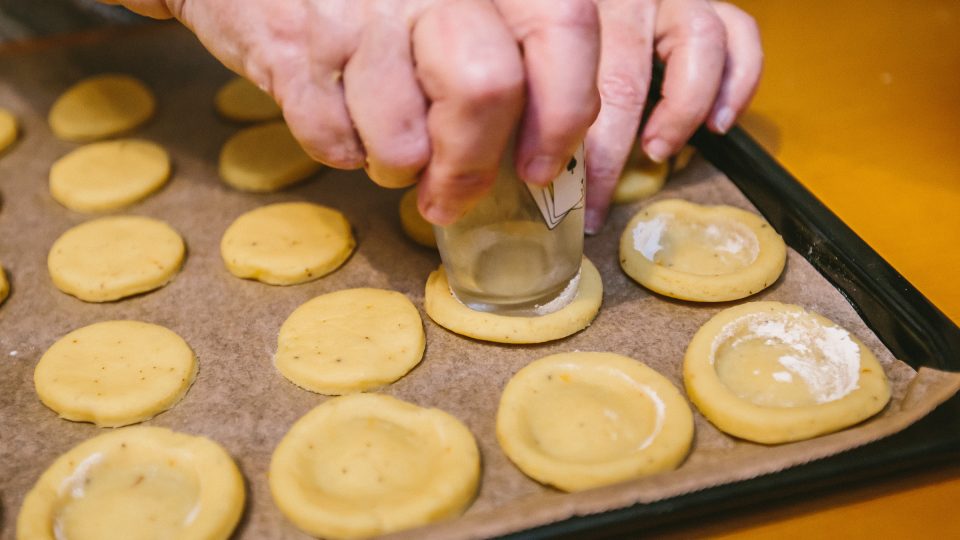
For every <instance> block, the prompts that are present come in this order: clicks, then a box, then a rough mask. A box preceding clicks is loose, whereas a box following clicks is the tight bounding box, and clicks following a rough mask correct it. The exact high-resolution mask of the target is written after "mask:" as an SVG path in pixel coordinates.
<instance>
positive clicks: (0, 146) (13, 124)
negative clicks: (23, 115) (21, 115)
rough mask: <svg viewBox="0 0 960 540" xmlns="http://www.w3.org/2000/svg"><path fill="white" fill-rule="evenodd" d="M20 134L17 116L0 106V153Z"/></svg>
mask: <svg viewBox="0 0 960 540" xmlns="http://www.w3.org/2000/svg"><path fill="white" fill-rule="evenodd" d="M19 134H20V124H19V123H18V122H17V117H16V116H14V115H13V114H11V113H10V111H8V110H6V109H4V108H2V107H0V153H3V151H4V150H6V149H7V148H9V147H10V145H11V144H13V143H14V141H16V140H17V136H18V135H19Z"/></svg>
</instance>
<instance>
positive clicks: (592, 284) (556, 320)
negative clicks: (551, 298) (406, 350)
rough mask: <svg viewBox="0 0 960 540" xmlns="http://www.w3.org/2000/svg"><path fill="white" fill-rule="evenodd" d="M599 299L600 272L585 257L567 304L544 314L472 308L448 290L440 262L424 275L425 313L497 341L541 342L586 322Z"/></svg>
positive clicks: (454, 329)
mask: <svg viewBox="0 0 960 540" xmlns="http://www.w3.org/2000/svg"><path fill="white" fill-rule="evenodd" d="M602 301H603V282H602V281H601V279H600V272H598V271H597V268H596V267H595V266H593V263H591V262H590V261H589V260H588V259H587V258H586V257H584V259H583V265H582V266H581V268H580V283H579V286H578V289H577V294H576V296H574V298H573V300H572V301H571V302H570V303H569V304H567V305H566V306H564V307H562V308H560V309H559V310H557V311H554V312H552V313H547V314H546V315H538V316H532V317H514V316H510V315H497V314H494V313H486V312H483V311H474V310H472V309H470V308H469V307H467V306H465V305H464V304H462V303H461V302H460V301H459V300H457V298H456V297H455V296H453V293H452V292H450V284H449V283H448V282H447V274H446V272H445V271H444V269H443V266H440V268H438V269H437V270H435V271H433V272H431V273H430V277H428V278H427V286H426V290H425V297H424V302H423V303H424V308H425V309H426V311H427V315H429V316H430V318H431V319H433V320H434V322H436V323H437V324H439V325H440V326H442V327H444V328H446V329H447V330H450V331H452V332H456V333H458V334H461V335H464V336H467V337H471V338H474V339H482V340H484V341H493V342H497V343H543V342H546V341H553V340H555V339H560V338H564V337H567V336H569V335H571V334H575V333H577V332H579V331H580V330H583V329H584V328H586V327H587V326H589V325H590V323H591V322H592V321H593V319H594V317H596V316H597V313H598V312H599V311H600V303H601V302H602Z"/></svg>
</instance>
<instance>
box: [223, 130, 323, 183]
mask: <svg viewBox="0 0 960 540" xmlns="http://www.w3.org/2000/svg"><path fill="white" fill-rule="evenodd" d="M320 168H321V165H320V164H319V163H317V162H316V161H314V160H313V159H311V158H310V156H308V155H307V153H306V152H304V151H303V148H301V147H300V143H298V142H297V140H296V139H294V138H293V134H292V133H290V129H289V128H287V125H286V124H285V123H283V122H282V121H278V122H268V123H266V124H260V125H256V126H252V127H248V128H245V129H242V130H240V131H238V132H237V133H235V134H234V135H233V136H232V137H230V139H228V140H227V142H226V143H225V144H224V145H223V149H222V150H220V178H222V179H223V181H224V182H226V183H227V184H229V185H230V186H232V187H234V188H236V189H239V190H241V191H254V192H266V191H277V190H279V189H283V188H285V187H287V186H289V185H291V184H293V183H296V182H299V181H300V180H303V179H305V178H307V177H308V176H310V175H311V174H313V173H315V172H316V171H318V170H320Z"/></svg>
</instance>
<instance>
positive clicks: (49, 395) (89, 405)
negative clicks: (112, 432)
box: [33, 321, 197, 427]
mask: <svg viewBox="0 0 960 540" xmlns="http://www.w3.org/2000/svg"><path fill="white" fill-rule="evenodd" d="M196 373H197V360H196V357H195V356H194V354H193V351H192V350H190V346H189V345H187V343H186V342H185V341H183V339H182V338H181V337H180V336H178V335H177V334H175V333H174V332H172V331H171V330H168V329H166V328H164V327H162V326H158V325H155V324H149V323H144V322H139V321H106V322H100V323H96V324H92V325H90V326H85V327H83V328H80V329H77V330H74V331H73V332H70V333H69V334H67V335H65V336H63V337H62V338H60V339H59V340H57V342H56V343H54V344H53V346H51V347H50V348H49V349H47V352H45V353H44V354H43V356H42V357H41V358H40V361H39V362H37V367H36V369H35V371H34V374H33V382H34V385H35V387H36V390H37V396H39V397H40V401H42V402H43V404H44V405H46V406H47V407H50V408H51V409H53V410H54V411H56V412H57V413H58V414H59V415H60V417H61V418H65V419H67V420H73V421H77V422H93V423H94V424H96V425H97V426H100V427H117V426H126V425H128V424H135V423H137V422H142V421H144V420H147V419H149V418H153V417H154V416H156V415H157V414H159V413H161V412H163V411H165V410H167V409H169V408H170V407H172V406H173V405H175V404H176V403H177V402H178V401H180V399H181V398H182V397H183V396H184V394H186V393H187V389H188V388H190V385H191V384H192V383H193V379H194V377H195V376H196Z"/></svg>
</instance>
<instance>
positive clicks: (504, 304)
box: [450, 270, 580, 317]
mask: <svg viewBox="0 0 960 540" xmlns="http://www.w3.org/2000/svg"><path fill="white" fill-rule="evenodd" d="M579 289H580V271H579V270H578V271H577V273H576V274H574V276H573V277H572V278H570V279H569V280H567V281H565V282H563V283H560V284H559V285H557V286H555V287H552V288H551V289H549V290H548V291H547V292H546V293H544V294H542V295H540V296H538V297H536V298H533V299H529V298H526V299H523V300H521V301H517V300H516V299H515V298H496V297H490V296H480V295H476V294H472V293H470V292H468V291H458V290H457V289H456V288H454V287H453V285H451V286H450V292H451V293H453V297H454V298H456V299H457V300H458V301H460V303H461V304H463V305H465V306H467V307H468V308H470V309H472V310H474V311H482V312H484V313H492V314H494V315H506V316H510V317H539V316H542V315H547V314H550V313H554V312H557V311H560V310H561V309H563V308H564V307H566V306H567V305H568V304H569V303H570V302H572V301H573V299H574V298H576V296H577V291H578V290H579Z"/></svg>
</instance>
